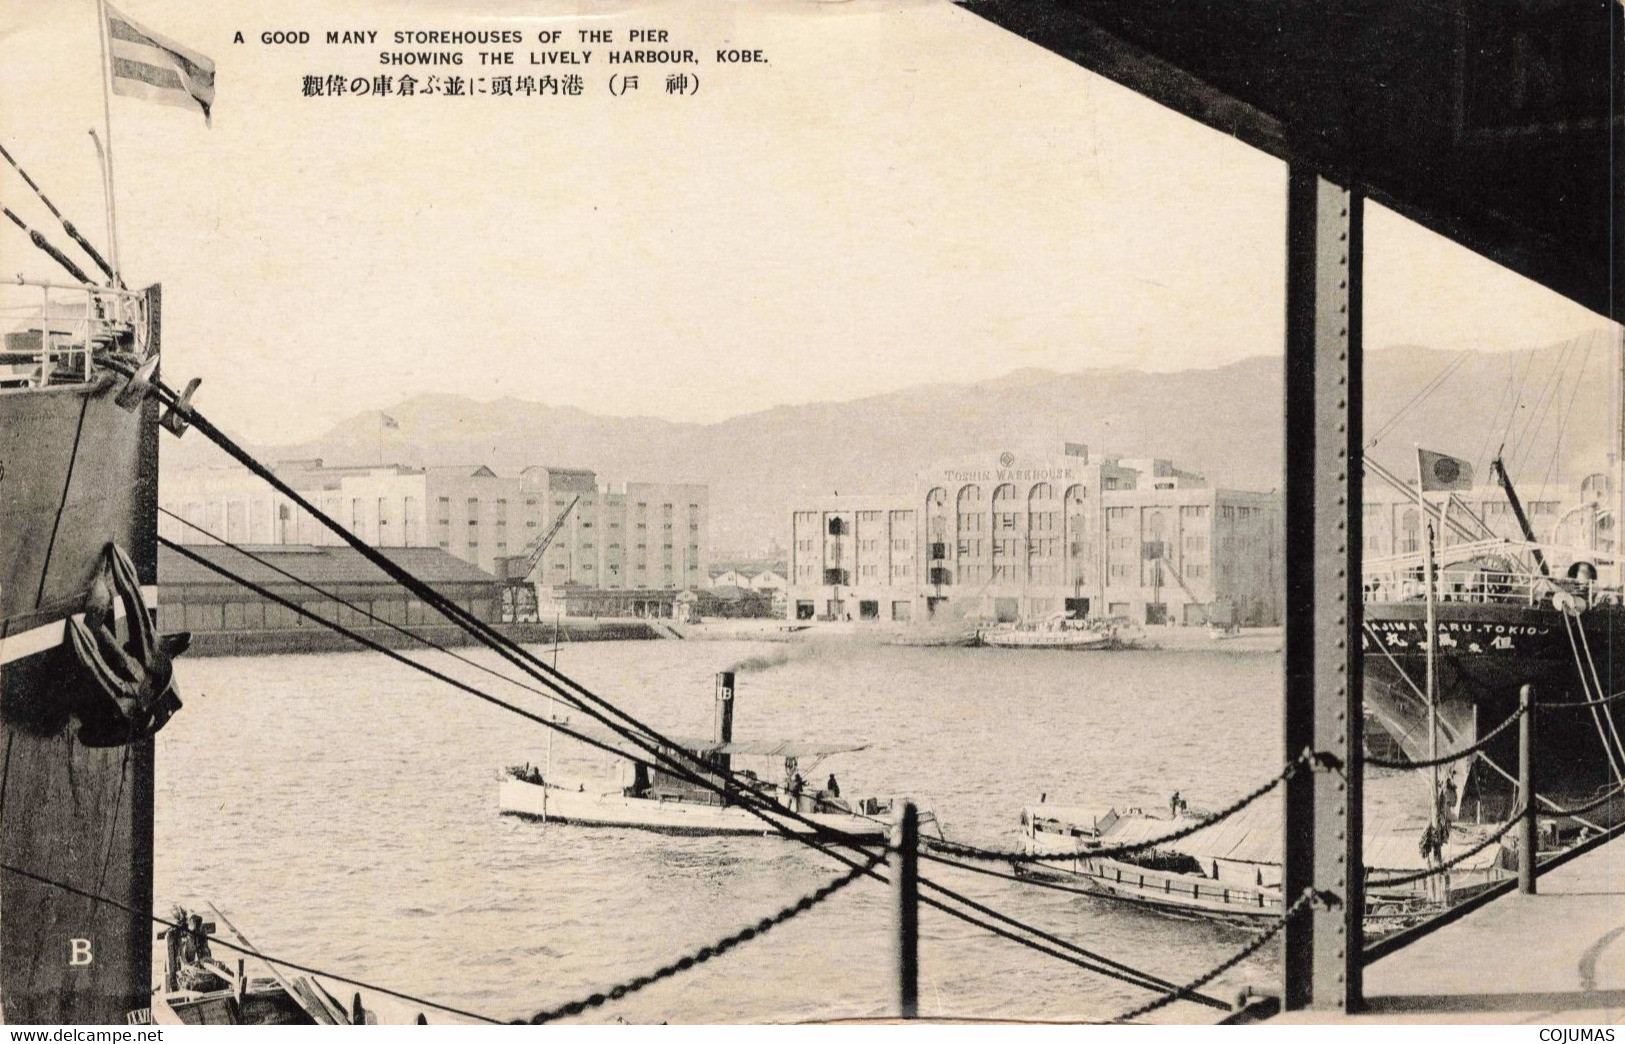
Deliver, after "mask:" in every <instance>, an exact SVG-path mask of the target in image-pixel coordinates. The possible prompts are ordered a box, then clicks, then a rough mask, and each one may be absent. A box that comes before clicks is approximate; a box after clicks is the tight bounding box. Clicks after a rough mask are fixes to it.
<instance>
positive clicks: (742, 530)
mask: <svg viewBox="0 0 1625 1044" xmlns="http://www.w3.org/2000/svg"><path fill="white" fill-rule="evenodd" d="M1615 365H1617V362H1616V360H1615V359H1614V358H1613V353H1612V352H1610V351H1609V350H1608V339H1607V336H1606V334H1605V333H1603V332H1602V331H1598V332H1597V333H1596V334H1594V335H1591V336H1589V337H1588V336H1584V335H1582V336H1581V337H1579V338H1577V339H1574V340H1571V341H1567V342H1563V343H1561V344H1553V345H1547V346H1543V347H1539V348H1532V349H1526V350H1523V351H1514V352H1505V353H1495V354H1490V353H1479V352H1472V351H1461V352H1447V351H1442V350H1437V349H1430V348H1424V347H1419V346H1399V347H1392V348H1385V349H1382V350H1378V351H1368V352H1367V353H1366V356H1365V395H1366V401H1365V417H1366V433H1365V434H1366V441H1367V443H1368V444H1369V443H1370V442H1372V441H1373V439H1375V441H1376V444H1375V446H1374V447H1372V448H1371V450H1370V452H1371V453H1372V455H1373V456H1375V457H1376V458H1377V459H1379V460H1381V461H1382V462H1383V463H1385V464H1387V465H1388V466H1389V467H1391V468H1393V469H1395V470H1396V471H1398V472H1399V473H1400V474H1402V475H1406V474H1410V473H1411V472H1412V471H1413V470H1414V463H1413V461H1414V457H1413V456H1412V455H1411V452H1412V448H1413V446H1414V445H1415V444H1418V443H1420V444H1422V445H1425V446H1427V447H1428V448H1429V449H1434V450H1438V451H1441V452H1446V453H1451V454H1453V455H1456V456H1459V457H1463V458H1466V459H1468V460H1470V461H1472V462H1473V463H1474V464H1475V465H1476V466H1477V467H1478V468H1479V469H1480V474H1481V475H1483V474H1484V469H1485V468H1486V465H1487V460H1488V457H1489V456H1490V455H1492V454H1493V452H1494V451H1495V449H1496V448H1497V447H1498V446H1501V445H1502V444H1504V446H1505V457H1506V460H1507V463H1508V466H1509V469H1510V470H1511V473H1512V477H1513V479H1514V481H1515V482H1519V483H1525V484H1538V483H1540V482H1542V481H1546V480H1551V481H1574V480H1577V479H1578V478H1579V477H1580V476H1581V475H1582V474H1583V473H1585V472H1588V471H1592V470H1598V469H1601V468H1603V467H1605V466H1606V463H1607V452H1608V443H1609V435H1608V432H1607V427H1608V424H1609V415H1610V389H1611V387H1612V385H1613V380H1614V367H1615ZM1282 384H1283V364H1282V360H1281V358H1280V357H1279V356H1274V357H1268V356H1261V357H1255V358H1250V359H1245V360H1242V361H1240V362H1236V363H1232V364H1229V365H1226V366H1220V367H1215V368H1211V369H1191V370H1182V371H1177V372H1170V373H1148V372H1142V371H1138V370H1130V369H1097V370H1080V371H1077V372H1073V373H1055V372H1050V371H1046V370H1018V371H1015V372H1012V373H1009V374H1006V375H1005V376H1003V377H999V378H996V379H993V380H987V381H981V382H976V383H968V384H947V383H943V384H931V385H922V386H918V387H912V388H907V389H904V390H902V391H896V392H888V393H886V394H882V395H875V396H871V397H868V398H863V399H856V400H851V401H846V402H814V403H806V404H803V405H796V406H777V407H774V408H772V409H768V410H762V411H759V412H754V413H747V414H743V415H740V416H737V417H731V418H729V419H727V420H723V421H719V422H716V423H712V424H695V423H681V422H675V421H667V420H660V419H656V418H651V417H615V416H603V415H598V414H592V413H587V412H585V411H583V410H580V409H576V408H574V407H570V406H553V405H547V404H544V403H539V402H526V401H521V400H519V399H513V398H504V399H498V400H496V401H494V402H478V401H476V400H474V399H469V398H464V397H461V396H457V395H448V394H425V395H418V396H415V397H413V398H410V399H407V400H405V401H403V402H400V403H397V404H395V405H393V406H390V407H388V408H387V409H385V410H382V411H367V412H364V413H360V414H357V415H355V416H354V417H351V418H349V419H347V420H345V421H343V422H341V423H339V424H337V425H335V426H334V427H333V428H332V429H330V430H329V431H327V432H326V433H325V434H323V435H322V436H321V437H319V438H317V439H315V440H312V441H310V442H303V443H294V444H286V445H257V446H253V447H251V449H252V451H253V452H254V453H255V454H256V455H257V456H259V457H260V459H262V460H267V461H272V462H275V461H278V460H289V459H295V458H307V457H320V458H322V459H323V460H324V461H325V462H326V463H328V464H368V463H378V462H388V463H400V464H409V465H414V466H421V465H434V464H475V463H483V464H487V465H490V466H491V467H492V468H493V469H495V470H496V471H498V472H499V473H510V472H512V471H517V470H518V469H519V468H521V467H524V466H526V465H530V464H550V465H555V466H572V467H587V468H592V469H593V470H595V471H596V472H597V473H598V476H599V480H600V481H601V482H603V481H622V480H632V481H687V482H703V483H706V484H708V485H709V486H710V489H711V515H712V521H711V547H712V554H713V557H725V556H730V555H748V554H753V553H757V552H759V551H761V550H763V549H766V548H767V547H769V545H771V544H773V543H775V542H777V543H779V544H784V543H786V541H787V540H788V529H789V516H790V512H791V510H793V509H794V507H795V506H796V505H797V504H798V503H802V502H805V501H806V499H807V498H809V497H813V496H818V495H822V494H825V493H830V492H841V493H890V492H905V491H909V490H912V488H913V483H914V474H915V472H916V471H919V470H921V469H923V468H926V467H928V466H931V465H933V464H936V463H938V462H942V461H945V460H951V459H963V458H967V457H977V456H985V455H989V454H995V455H996V454H998V453H1002V452H1004V451H1006V450H1009V451H1012V452H1014V453H1016V454H1017V455H1018V456H1019V455H1023V454H1036V453H1044V454H1058V453H1059V452H1060V450H1061V444H1062V443H1063V442H1081V443H1084V444H1086V445H1088V446H1089V448H1090V452H1091V455H1092V457H1094V458H1100V457H1104V456H1121V457H1165V458H1169V459H1171V460H1173V461H1174V462H1175V464H1176V465H1177V466H1179V467H1181V468H1183V469H1186V470H1190V471H1197V472H1200V473H1202V474H1204V475H1206V476H1207V477H1208V479H1209V480H1210V481H1211V482H1212V483H1213V484H1214V485H1218V486H1226V487H1230V488H1238V489H1255V490H1271V489H1276V488H1279V487H1280V485H1281V477H1280V475H1281V459H1282ZM386 417H387V418H388V419H389V420H390V421H392V422H393V423H394V425H395V426H393V427H391V426H389V425H388V424H387V423H386V421H385V418H386ZM220 460H221V458H220V456H219V454H218V453H215V452H213V451H212V450H211V449H210V448H209V447H207V446H205V445H203V440H201V439H187V440H183V441H181V442H178V443H177V442H176V441H175V440H172V439H168V438H166V439H165V440H164V458H163V466H164V468H165V470H170V469H175V468H188V467H197V466H211V465H212V466H218V464H219V462H220Z"/></svg>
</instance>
